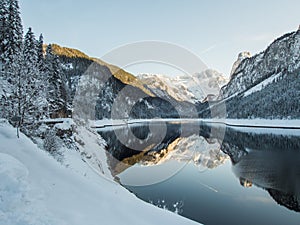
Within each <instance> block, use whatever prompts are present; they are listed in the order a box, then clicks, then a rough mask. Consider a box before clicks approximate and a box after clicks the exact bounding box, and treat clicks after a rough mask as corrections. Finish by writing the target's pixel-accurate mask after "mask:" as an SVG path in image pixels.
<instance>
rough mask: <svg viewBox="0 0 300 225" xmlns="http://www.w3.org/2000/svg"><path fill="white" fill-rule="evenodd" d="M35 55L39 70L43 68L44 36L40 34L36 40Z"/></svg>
mask: <svg viewBox="0 0 300 225" xmlns="http://www.w3.org/2000/svg"><path fill="white" fill-rule="evenodd" d="M37 57H38V64H39V68H40V71H41V72H43V70H44V37H43V34H40V37H39V40H38V42H37Z"/></svg>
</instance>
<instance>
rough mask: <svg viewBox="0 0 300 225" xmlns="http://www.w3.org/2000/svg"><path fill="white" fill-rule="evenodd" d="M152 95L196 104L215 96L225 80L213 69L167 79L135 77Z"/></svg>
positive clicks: (145, 76) (161, 77) (161, 76)
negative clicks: (211, 95) (209, 95)
mask: <svg viewBox="0 0 300 225" xmlns="http://www.w3.org/2000/svg"><path fill="white" fill-rule="evenodd" d="M137 77H138V78H139V79H140V80H141V82H142V83H144V84H145V85H146V86H147V87H148V88H149V89H150V90H151V91H152V92H153V93H155V94H156V95H157V96H159V97H161V98H167V96H168V95H169V96H171V97H173V98H174V99H176V100H178V101H188V102H191V103H196V102H199V101H202V100H203V99H205V98H206V96H207V95H208V94H217V93H218V90H219V88H220V87H222V86H223V85H224V84H226V83H227V79H226V78H225V77H224V76H223V75H222V74H221V73H219V72H217V71H216V70H213V69H207V70H205V71H202V72H201V73H196V74H194V75H193V76H189V75H181V76H176V77H168V76H165V75H157V74H140V75H138V76H137Z"/></svg>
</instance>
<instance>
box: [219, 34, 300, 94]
mask: <svg viewBox="0 0 300 225" xmlns="http://www.w3.org/2000/svg"><path fill="white" fill-rule="evenodd" d="M240 56H241V57H239V58H240V60H242V61H241V62H239V63H238V66H237V67H236V69H233V73H232V75H231V79H230V81H229V82H228V84H227V85H226V86H224V87H223V88H222V96H223V97H224V98H227V97H229V96H231V95H233V94H238V93H241V92H244V91H246V90H249V89H250V88H252V87H254V86H255V85H257V84H259V83H261V82H263V81H264V80H266V79H268V78H269V77H271V76H274V75H276V74H280V73H282V74H283V73H284V74H288V73H293V72H295V71H296V70H297V69H299V68H300V30H298V31H296V32H291V33H288V34H285V35H283V36H282V37H280V38H278V39H276V40H275V41H274V42H273V43H272V44H270V46H269V47H268V48H267V49H266V50H265V51H262V52H261V53H259V54H257V55H255V56H253V57H248V56H249V55H248V54H246V57H245V54H241V55H240ZM238 61H239V60H238ZM238 61H237V62H238ZM237 62H236V63H237ZM236 63H235V64H236ZM234 67H235V66H234Z"/></svg>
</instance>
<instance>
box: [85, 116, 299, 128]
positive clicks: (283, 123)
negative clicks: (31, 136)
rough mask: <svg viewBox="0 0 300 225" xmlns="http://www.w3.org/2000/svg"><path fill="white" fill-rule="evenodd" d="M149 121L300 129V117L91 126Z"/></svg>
mask: <svg viewBox="0 0 300 225" xmlns="http://www.w3.org/2000/svg"><path fill="white" fill-rule="evenodd" d="M147 122H181V123H185V122H189V123H191V122H195V123H196V122H205V123H210V124H223V125H227V126H234V127H248V128H282V129H284V128H287V129H293V128H294V129H300V119H297V120H279V119H274V120H269V119H188V118H179V119H174V118H170V119H162V118H158V119H129V120H125V119H124V120H110V119H105V120H97V121H91V122H90V126H91V127H92V128H104V127H110V126H123V125H127V124H138V123H147Z"/></svg>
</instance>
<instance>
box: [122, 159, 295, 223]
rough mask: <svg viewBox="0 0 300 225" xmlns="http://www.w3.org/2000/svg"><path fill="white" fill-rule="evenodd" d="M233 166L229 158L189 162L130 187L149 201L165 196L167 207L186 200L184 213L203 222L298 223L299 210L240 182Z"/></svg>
mask: <svg viewBox="0 0 300 225" xmlns="http://www.w3.org/2000/svg"><path fill="white" fill-rule="evenodd" d="M231 167H232V165H231V162H230V161H227V162H226V163H225V164H224V165H221V166H219V167H217V168H215V169H212V170H206V171H205V172H199V171H198V170H197V168H196V167H195V166H194V165H193V164H188V165H187V166H186V167H184V169H183V170H181V171H180V172H179V173H178V174H176V175H175V176H173V177H172V178H171V179H169V180H166V181H164V182H162V183H159V184H155V185H152V186H144V187H128V189H129V190H131V191H133V192H134V193H135V194H136V195H137V196H138V197H140V198H142V199H143V200H145V201H147V202H154V203H155V202H157V201H158V200H164V201H165V204H166V205H167V208H172V207H171V205H172V204H173V203H174V202H183V207H182V209H181V210H182V212H181V215H183V216H185V217H188V218H190V219H193V220H196V221H198V222H201V223H204V224H251V225H253V224H299V219H300V214H299V213H296V212H293V211H290V210H287V209H286V208H284V207H282V206H278V205H277V203H276V202H275V201H274V200H273V199H272V198H271V197H270V195H269V194H268V193H267V192H266V191H265V190H263V189H261V188H258V187H255V186H252V187H251V188H245V187H243V186H241V185H240V183H239V179H238V178H237V177H236V176H235V175H234V174H233V173H232V171H231ZM168 204H169V207H168Z"/></svg>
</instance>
